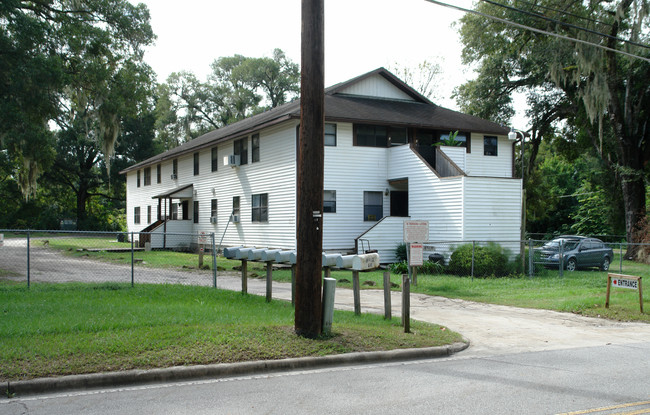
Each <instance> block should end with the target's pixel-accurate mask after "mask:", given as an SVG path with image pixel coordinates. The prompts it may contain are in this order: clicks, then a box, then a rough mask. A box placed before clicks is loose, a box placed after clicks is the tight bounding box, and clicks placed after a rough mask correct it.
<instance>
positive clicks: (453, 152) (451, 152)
mask: <svg viewBox="0 0 650 415" xmlns="http://www.w3.org/2000/svg"><path fill="white" fill-rule="evenodd" d="M440 150H442V152H443V153H445V154H446V155H447V157H449V159H450V160H451V161H453V162H454V163H455V164H456V165H457V166H458V167H459V168H460V169H461V170H462V171H465V167H466V164H465V159H466V157H467V150H466V149H465V147H452V146H441V147H440Z"/></svg>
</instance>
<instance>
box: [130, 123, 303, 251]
mask: <svg viewBox="0 0 650 415" xmlns="http://www.w3.org/2000/svg"><path fill="white" fill-rule="evenodd" d="M295 126H296V123H294V122H291V123H285V124H283V125H282V126H276V127H273V128H269V129H266V130H262V131H261V132H260V161H259V162H256V163H251V158H252V156H251V155H252V147H251V142H250V136H249V137H248V140H249V143H248V154H249V155H248V157H249V160H248V164H246V165H242V166H240V167H237V168H233V167H230V166H224V165H223V162H222V160H223V157H224V156H227V155H229V154H233V141H232V140H231V141H229V142H226V143H223V144H220V145H219V146H218V153H219V160H220V165H219V168H218V171H216V172H212V171H211V148H206V149H203V150H201V152H200V156H199V171H200V174H199V175H198V176H194V174H193V171H194V164H193V163H194V158H193V154H189V155H185V156H182V157H181V158H179V159H178V180H171V179H170V176H171V170H172V162H171V160H169V161H166V162H163V165H162V171H163V174H162V183H161V184H157V183H156V181H155V179H153V180H152V185H151V186H146V187H145V186H142V185H141V186H140V187H139V188H137V187H136V172H135V171H133V172H129V173H128V174H127V223H128V227H129V231H134V232H137V231H140V230H142V229H143V228H145V227H146V226H147V225H146V223H144V222H146V205H147V204H151V205H153V206H157V203H158V201H157V199H151V197H152V196H154V195H157V194H161V193H164V192H167V191H170V190H172V189H174V188H178V187H182V186H186V185H188V184H192V185H193V188H194V191H195V196H194V200H197V201H198V202H199V223H198V224H195V223H193V222H192V217H193V212H192V208H193V203H192V200H190V202H189V209H190V214H189V219H190V220H189V221H182V222H181V221H179V224H180V223H185V225H186V226H185V228H186V230H185V231H186V232H207V233H211V232H215V233H216V234H217V236H218V239H219V240H220V239H221V236H222V235H223V232H224V230H225V229H226V224H227V223H228V219H229V218H230V213H231V211H232V199H233V197H234V196H239V197H240V215H241V219H240V223H238V224H234V223H230V225H229V226H228V230H227V233H226V234H225V237H224V245H235V244H245V245H250V246H264V247H278V248H294V247H295V245H296V235H295V234H296V232H295V229H296V219H295V216H296V184H295V183H296V182H295V177H296V152H295ZM152 170H153V171H155V165H153V166H152ZM153 176H155V174H153ZM262 193H267V194H268V209H269V220H268V222H264V223H253V222H251V202H252V195H254V194H262ZM212 199H217V205H218V206H217V214H218V216H217V224H212V223H210V208H211V200H212ZM134 206H141V212H142V211H144V212H145V216H144V222H143V219H142V218H143V216H142V213H141V221H140V225H136V224H134V223H133V207H134ZM143 206H144V210H142V207H143ZM152 209H153V212H156V210H155V209H156V207H152ZM154 215H155V213H154ZM152 219H154V218H152ZM178 231H180V230H178Z"/></svg>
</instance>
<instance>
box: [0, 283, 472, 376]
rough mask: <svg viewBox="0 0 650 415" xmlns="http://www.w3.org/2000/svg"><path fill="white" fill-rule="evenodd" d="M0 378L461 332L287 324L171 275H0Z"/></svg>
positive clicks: (346, 319) (408, 342) (261, 307)
mask: <svg viewBox="0 0 650 415" xmlns="http://www.w3.org/2000/svg"><path fill="white" fill-rule="evenodd" d="M0 313H2V318H1V319H0V380H3V381H5V380H19V379H28V378H35V377H43V376H55V375H68V374H79V373H94V372H100V371H112V370H127V369H134V368H141V369H145V368H155V367H167V366H173V365H192V364H208V363H223V362H238V361H251V360H260V359H282V358H288V357H301V356H322V355H329V354H338V353H347V352H355V351H372V350H390V349H396V348H410V347H429V346H439V345H445V344H450V343H453V342H455V341H460V335H458V334H456V333H454V332H451V331H450V330H443V329H442V328H441V327H439V326H435V325H429V324H424V323H420V322H417V321H413V322H412V325H411V328H412V330H411V331H412V333H409V334H405V333H403V328H402V327H400V326H399V323H400V320H399V319H393V320H391V321H386V320H384V319H383V318H382V317H381V316H377V315H365V314H364V315H362V316H355V315H354V314H353V313H351V312H343V311H337V312H335V316H334V326H333V333H332V335H331V336H329V337H324V338H321V339H317V340H310V339H305V338H301V337H298V336H296V335H295V334H294V333H293V321H294V316H293V307H292V306H291V304H289V303H286V302H282V301H273V302H271V303H266V302H265V301H264V298H263V297H259V296H253V295H242V294H240V293H236V292H230V291H221V290H215V289H214V288H206V287H192V286H179V285H144V284H143V285H137V286H136V287H134V288H131V287H130V286H129V285H122V284H35V285H33V286H32V287H31V289H27V288H25V287H24V285H23V284H18V283H11V282H0Z"/></svg>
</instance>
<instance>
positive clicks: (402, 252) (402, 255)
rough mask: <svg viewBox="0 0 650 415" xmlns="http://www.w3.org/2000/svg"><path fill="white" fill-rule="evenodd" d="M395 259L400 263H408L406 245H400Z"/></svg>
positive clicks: (396, 250)
mask: <svg viewBox="0 0 650 415" xmlns="http://www.w3.org/2000/svg"><path fill="white" fill-rule="evenodd" d="M395 257H396V258H397V260H398V261H399V262H404V261H406V244H405V243H403V242H402V243H401V244H398V245H397V247H396V248H395Z"/></svg>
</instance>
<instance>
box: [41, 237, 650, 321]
mask: <svg viewBox="0 0 650 415" xmlns="http://www.w3.org/2000/svg"><path fill="white" fill-rule="evenodd" d="M114 243H115V244H117V242H114ZM103 244H104V245H106V246H107V247H108V246H112V244H113V242H112V241H108V240H106V239H104V238H61V239H50V247H54V248H57V249H62V250H64V252H67V253H68V254H71V255H83V256H88V257H90V258H95V259H98V260H103V261H109V262H122V263H125V264H128V263H130V261H131V255H130V253H128V252H127V253H112V252H85V251H84V252H78V251H77V249H78V247H79V246H83V247H87V248H88V247H91V246H92V247H96V246H102V245H103ZM122 245H128V246H129V247H130V244H128V243H126V244H122ZM135 258H137V259H142V260H143V263H138V264H136V266H145V267H158V268H179V269H182V268H183V267H185V268H195V267H197V265H198V255H197V254H192V253H181V252H170V251H151V252H137V253H136V254H135ZM619 261H620V256H619V253H618V251H615V255H614V260H613V261H612V265H611V269H610V272H612V273H619V264H620V262H619ZM204 264H207V265H208V266H210V267H211V265H212V257H211V256H207V255H206V257H205V258H204ZM217 265H218V266H219V267H220V269H222V270H226V271H233V268H236V267H238V266H240V265H241V261H235V260H227V259H224V258H221V257H220V258H218V260H217ZM264 269H265V264H262V263H255V262H249V263H248V270H249V275H252V274H258V275H264V274H265V271H264ZM206 272H207V271H206ZM622 273H623V274H629V275H636V276H641V277H644V280H645V281H646V293H649V292H650V289H649V288H647V287H648V286H650V282H649V281H650V266H648V265H647V264H641V263H637V262H633V261H623V271H622ZM332 277H333V278H336V279H337V280H338V283H337V286H338V287H343V288H352V273H351V272H350V271H332ZM273 279H274V280H275V281H280V282H290V281H291V273H290V271H289V270H288V269H280V270H276V271H274V272H273ZM401 279H402V277H401V275H391V282H392V283H393V284H395V285H396V286H401V283H402V281H401ZM360 280H361V284H362V285H361V286H362V288H366V289H367V288H381V287H382V286H383V272H382V271H373V272H364V273H360ZM606 283H607V273H606V272H600V271H597V270H586V271H575V272H568V271H565V272H564V276H563V277H560V276H559V273H558V271H557V270H541V271H537V272H536V275H535V276H534V277H533V278H528V277H523V276H519V277H506V278H474V279H473V280H472V279H471V278H469V277H458V276H454V275H435V276H431V275H419V276H418V285H417V286H412V287H411V290H412V292H415V293H422V294H429V295H438V296H444V297H448V298H460V299H465V300H471V301H479V302H485V303H493V304H502V305H512V306H518V307H528V308H541V309H549V310H557V311H566V312H573V313H579V314H583V315H587V316H600V317H605V318H610V319H616V320H623V321H645V322H650V314H649V312H648V310H650V304H649V301H650V295H648V294H646V296H645V298H644V310H646V312H645V313H644V314H641V313H640V312H639V299H638V292H637V291H633V290H625V289H613V290H612V294H611V299H610V308H609V309H606V308H605V292H606ZM394 289H399V288H394Z"/></svg>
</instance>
